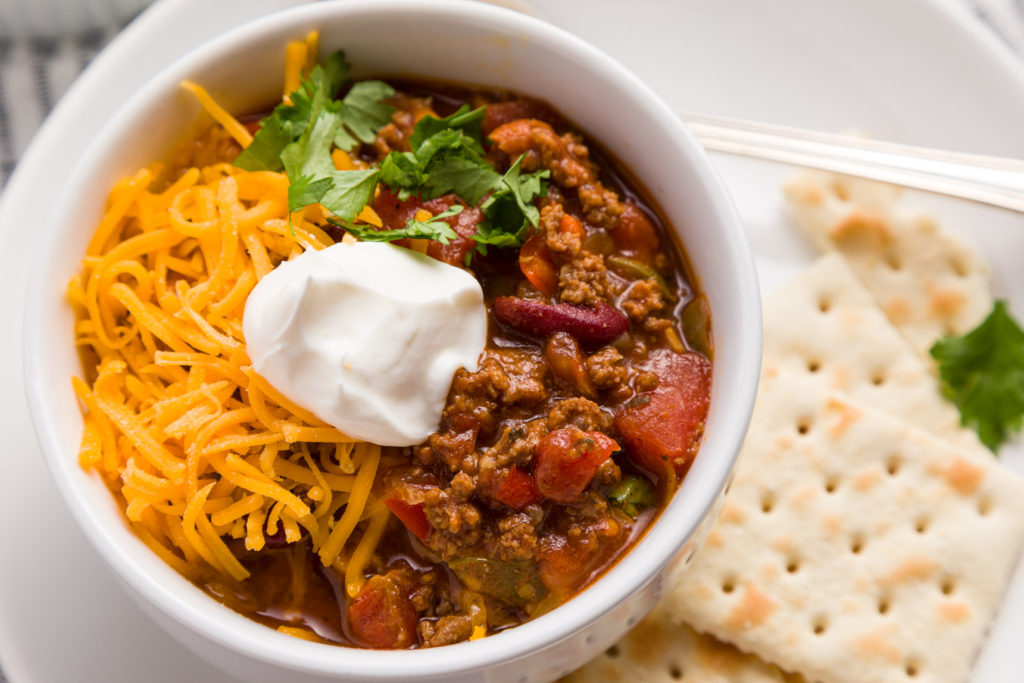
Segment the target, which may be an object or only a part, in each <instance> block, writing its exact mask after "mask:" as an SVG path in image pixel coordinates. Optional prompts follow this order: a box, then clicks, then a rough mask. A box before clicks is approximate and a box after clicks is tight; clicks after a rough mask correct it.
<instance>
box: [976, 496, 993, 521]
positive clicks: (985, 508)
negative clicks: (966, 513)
mask: <svg viewBox="0 0 1024 683" xmlns="http://www.w3.org/2000/svg"><path fill="white" fill-rule="evenodd" d="M990 512H992V499H991V498H989V497H988V496H982V497H981V498H980V499H979V500H978V514H979V515H981V516H982V517H987V516H988V514H989V513H990Z"/></svg>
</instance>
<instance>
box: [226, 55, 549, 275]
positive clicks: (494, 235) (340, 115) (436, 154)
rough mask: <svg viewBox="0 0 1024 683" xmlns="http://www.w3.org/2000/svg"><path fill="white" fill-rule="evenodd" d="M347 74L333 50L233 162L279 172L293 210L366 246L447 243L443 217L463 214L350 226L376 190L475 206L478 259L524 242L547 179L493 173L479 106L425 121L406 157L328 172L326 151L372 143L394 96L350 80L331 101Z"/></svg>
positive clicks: (515, 167) (514, 169) (518, 166)
mask: <svg viewBox="0 0 1024 683" xmlns="http://www.w3.org/2000/svg"><path fill="white" fill-rule="evenodd" d="M350 69H351V67H350V65H349V63H348V61H347V60H346V59H345V55H344V53H343V52H340V51H339V52H336V53H335V54H333V55H331V56H330V57H329V58H328V59H327V60H326V61H325V62H324V63H323V64H320V65H317V66H316V67H314V68H313V70H312V71H311V72H310V74H309V75H308V76H307V77H305V78H304V79H303V80H302V83H301V85H300V87H299V89H298V90H296V91H295V92H293V93H291V94H290V95H289V97H288V98H287V100H286V101H285V102H283V103H282V104H280V105H279V106H278V107H277V108H275V109H274V111H273V113H271V114H270V116H268V117H266V118H265V119H263V121H261V123H260V128H259V130H258V131H257V132H256V134H255V135H254V137H253V141H252V143H251V144H250V145H249V146H248V147H247V148H246V149H245V150H243V151H242V153H241V154H239V156H238V157H237V158H236V159H235V162H234V163H235V165H236V166H239V167H240V168H243V169H245V170H250V171H259V170H266V171H275V172H280V171H284V173H285V174H286V175H287V176H288V181H289V187H288V209H289V211H290V212H294V211H298V210H300V209H302V208H303V207H306V206H309V205H310V204H318V203H319V204H322V205H323V206H324V207H325V208H326V209H327V210H328V211H329V212H330V213H331V214H333V216H332V218H330V219H329V220H331V222H332V223H334V224H335V225H338V226H340V227H342V228H344V229H345V230H347V231H348V232H350V233H351V234H353V235H355V236H356V237H358V238H360V239H363V240H368V241H392V240H396V239H402V238H405V237H414V238H418V239H433V240H438V241H440V242H442V243H445V244H447V243H448V242H449V241H450V240H452V239H455V238H456V237H457V234H456V233H455V231H454V230H453V229H452V227H451V226H450V225H449V224H448V223H447V221H446V220H445V219H447V218H451V217H452V216H454V215H456V214H457V213H458V212H459V211H461V210H462V208H463V207H462V206H461V205H457V206H453V207H452V208H450V209H448V210H447V211H445V212H444V213H442V214H440V215H438V216H434V217H433V218H431V219H430V220H428V221H416V220H411V221H409V223H408V224H407V225H405V226H404V227H402V228H399V229H393V230H375V229H373V228H372V227H370V226H365V225H360V224H356V223H354V220H355V217H356V216H357V215H359V213H360V212H361V211H362V209H363V207H365V206H366V205H368V204H369V203H370V202H371V201H372V199H373V196H374V191H375V190H376V188H377V185H378V184H383V185H385V186H387V187H389V188H391V189H392V190H393V191H394V192H395V193H396V194H397V195H398V198H399V199H400V200H402V201H405V200H407V199H409V198H410V197H413V196H418V197H420V198H422V199H424V200H429V199H434V198H436V197H440V196H442V195H446V194H455V195H456V196H457V197H458V198H459V199H460V200H461V201H462V202H464V203H465V205H466V206H469V207H476V206H479V208H480V211H481V213H482V220H481V222H480V224H479V226H478V228H477V233H476V234H475V235H474V239H475V241H476V250H475V251H476V252H479V253H481V254H484V255H486V254H487V249H488V246H494V247H515V246H518V245H520V244H522V243H523V241H524V240H525V238H526V236H527V234H528V233H529V232H530V230H531V229H532V228H536V227H537V225H538V224H539V219H540V212H539V211H538V209H537V207H536V206H534V200H535V199H537V198H538V197H543V196H545V195H546V193H547V186H546V182H545V181H546V179H547V178H548V176H549V172H548V171H546V170H545V171H538V172H534V173H523V172H522V160H523V159H522V157H520V158H519V159H517V160H516V161H515V163H513V164H512V166H511V167H510V168H509V170H508V171H507V172H506V173H504V174H500V173H498V172H497V171H496V170H495V169H494V167H493V166H492V165H491V163H490V162H489V161H488V160H487V159H486V149H485V147H484V142H483V135H482V124H483V118H484V111H485V109H484V107H479V108H477V109H473V110H471V109H470V108H469V106H468V105H464V106H462V107H461V108H460V109H459V110H458V111H456V112H455V113H453V114H451V115H450V116H446V117H444V118H438V117H435V116H424V117H423V118H421V119H420V120H419V121H418V122H417V123H416V126H415V127H414V128H413V131H412V134H411V135H410V137H409V145H410V151H408V152H397V151H395V152H391V153H390V154H388V156H387V157H386V158H385V159H384V160H383V162H382V163H381V164H380V166H379V167H378V168H373V169H361V170H346V171H339V170H337V169H336V168H335V166H334V162H333V160H332V158H331V152H332V150H334V149H335V148H338V149H342V150H345V151H346V152H349V151H352V150H354V149H356V148H357V147H358V145H359V144H360V143H362V144H370V143H372V142H373V141H374V140H375V138H376V136H377V134H378V132H379V131H380V129H381V128H382V127H383V126H385V125H386V124H387V123H388V121H389V120H390V118H391V114H392V113H393V112H394V108H393V107H391V106H390V105H387V104H385V103H384V100H386V99H387V98H389V97H391V96H392V95H394V94H395V91H394V89H393V88H392V87H391V86H389V85H388V84H386V83H384V82H382V81H372V80H367V81H359V82H356V83H353V84H351V86H350V87H349V89H348V92H347V93H346V95H345V96H344V97H343V98H341V99H336V98H335V94H336V93H338V92H340V91H341V90H342V89H343V88H345V87H346V86H348V85H349V84H350V83H351V78H350V77H349V72H350ZM472 253H475V252H471V253H470V254H469V255H467V262H468V260H469V259H470V258H471V256H472Z"/></svg>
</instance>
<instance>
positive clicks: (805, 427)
mask: <svg viewBox="0 0 1024 683" xmlns="http://www.w3.org/2000/svg"><path fill="white" fill-rule="evenodd" d="M809 431H811V421H810V420H809V419H808V418H806V417H802V418H800V419H799V420H797V423H796V433H797V434H799V435H801V436H803V435H804V434H806V433H807V432H809Z"/></svg>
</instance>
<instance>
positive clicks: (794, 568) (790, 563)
mask: <svg viewBox="0 0 1024 683" xmlns="http://www.w3.org/2000/svg"><path fill="white" fill-rule="evenodd" d="M786 571H787V572H789V573H790V574H796V573H797V572H798V571H800V560H799V559H797V558H795V557H791V558H789V559H788V560H786Z"/></svg>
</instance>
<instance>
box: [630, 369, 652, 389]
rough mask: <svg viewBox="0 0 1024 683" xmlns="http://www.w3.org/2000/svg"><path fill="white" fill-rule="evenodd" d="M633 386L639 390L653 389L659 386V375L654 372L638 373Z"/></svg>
mask: <svg viewBox="0 0 1024 683" xmlns="http://www.w3.org/2000/svg"><path fill="white" fill-rule="evenodd" d="M633 388H635V389H636V390H637V391H651V390H652V389H657V388H658V376H657V375H655V374H654V373H653V372H647V371H646V370H645V371H643V372H638V373H636V379H635V380H633Z"/></svg>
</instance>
